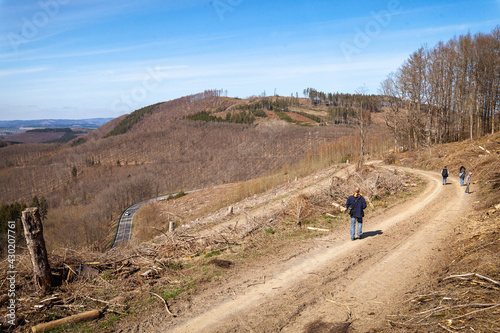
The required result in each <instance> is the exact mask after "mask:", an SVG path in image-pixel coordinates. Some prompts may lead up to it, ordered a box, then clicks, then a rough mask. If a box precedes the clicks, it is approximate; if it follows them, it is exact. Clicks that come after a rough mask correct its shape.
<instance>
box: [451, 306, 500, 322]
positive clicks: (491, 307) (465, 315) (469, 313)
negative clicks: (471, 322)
mask: <svg viewBox="0 0 500 333" xmlns="http://www.w3.org/2000/svg"><path fill="white" fill-rule="evenodd" d="M499 305H500V304H495V305H493V306H490V307H489V308H484V309H479V310H476V311H471V312H468V313H466V314H464V315H462V316H458V317H455V318H451V319H450V320H456V319H460V318H464V317H467V316H468V315H471V314H474V313H477V312H481V311H486V310H489V309H493V308H496V307H497V306H499Z"/></svg>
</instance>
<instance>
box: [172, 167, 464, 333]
mask: <svg viewBox="0 0 500 333" xmlns="http://www.w3.org/2000/svg"><path fill="white" fill-rule="evenodd" d="M390 169H394V168H393V167H390ZM397 169H399V170H403V171H410V172H413V173H416V174H419V175H422V176H423V177H425V178H426V179H427V180H428V184H427V186H426V188H425V189H424V191H423V192H422V193H421V194H419V195H418V196H417V197H416V198H413V199H411V200H408V202H405V203H403V204H401V205H398V206H397V207H395V208H393V209H390V210H388V211H387V212H383V213H381V214H378V215H374V216H369V217H368V219H367V220H366V222H367V223H365V224H364V229H365V230H364V232H365V233H367V231H368V234H370V232H371V234H372V235H373V237H369V238H365V239H363V240H361V241H355V242H351V241H350V240H349V237H348V231H347V230H348V226H346V227H344V228H343V229H344V230H341V231H340V232H342V233H345V237H344V238H341V239H340V240H338V239H335V238H334V235H332V236H330V237H331V239H332V242H331V243H329V244H328V245H326V246H325V245H323V244H322V245H318V246H317V248H316V249H315V250H313V251H309V252H308V253H307V254H304V255H302V256H300V257H297V258H294V259H293V260H290V262H288V264H287V265H286V266H285V267H284V268H283V269H281V270H280V271H278V272H275V273H274V275H273V276H272V277H270V278H269V279H267V280H266V281H265V283H264V284H260V285H255V286H252V287H250V288H248V289H247V291H246V292H245V293H244V294H241V295H237V296H235V297H234V298H233V299H232V300H229V301H226V302H224V303H221V304H219V305H217V306H215V307H213V308H211V309H209V310H208V311H206V312H204V313H202V314H201V315H198V316H197V317H195V318H192V319H190V320H188V321H186V322H185V323H183V324H181V326H179V327H177V328H173V331H174V332H228V331H239V330H243V331H248V330H254V331H259V332H260V331H266V332H268V331H278V330H282V331H284V332H303V331H304V330H305V328H306V327H307V325H308V324H310V323H311V322H314V321H318V320H319V321H324V322H327V323H339V322H345V320H346V316H348V318H349V321H353V323H352V326H353V328H354V329H355V331H365V330H367V329H368V328H370V327H373V326H377V325H380V324H381V323H383V322H384V320H385V316H386V314H387V313H388V311H390V310H391V307H392V305H394V304H395V302H397V301H398V300H402V299H404V293H405V290H408V289H407V288H410V287H411V286H414V285H415V284H417V283H418V282H419V281H420V279H422V278H423V277H425V275H426V274H427V273H428V272H429V271H432V270H434V269H438V267H439V259H440V250H439V249H440V248H441V247H443V246H445V243H446V241H447V239H449V237H448V236H449V235H451V234H453V231H454V227H455V225H454V223H456V222H457V220H460V219H459V217H460V214H461V213H462V211H463V210H464V207H466V205H464V203H465V202H466V201H467V200H468V197H467V196H466V195H465V193H463V191H462V188H460V186H459V185H458V180H455V179H454V178H451V180H452V181H453V183H452V184H450V185H447V186H443V185H441V177H440V175H439V174H438V173H433V172H425V171H420V170H411V169H406V168H397ZM456 227H458V224H457V225H456ZM373 230H377V231H380V233H378V234H377V233H376V232H373ZM284 309H285V310H284ZM286 309H293V310H286ZM346 309H349V312H350V313H349V314H346V311H347V310H346ZM167 329H168V328H165V329H164V331H165V330H167Z"/></svg>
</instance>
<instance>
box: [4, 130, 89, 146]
mask: <svg viewBox="0 0 500 333" xmlns="http://www.w3.org/2000/svg"><path fill="white" fill-rule="evenodd" d="M89 131H90V130H89V129H71V128H69V127H66V128H37V129H32V130H27V131H24V132H21V133H17V134H13V135H8V136H6V137H5V138H3V140H4V141H5V142H9V143H64V142H69V141H71V140H73V139H76V138H78V137H80V136H82V135H85V134H87V133H89Z"/></svg>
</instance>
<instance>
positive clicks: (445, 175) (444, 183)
mask: <svg viewBox="0 0 500 333" xmlns="http://www.w3.org/2000/svg"><path fill="white" fill-rule="evenodd" d="M441 176H443V185H446V178H448V169H446V165H445V166H444V168H443V170H441Z"/></svg>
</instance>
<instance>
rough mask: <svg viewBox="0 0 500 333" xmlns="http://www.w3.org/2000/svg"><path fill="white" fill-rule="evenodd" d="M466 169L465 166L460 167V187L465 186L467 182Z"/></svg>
mask: <svg viewBox="0 0 500 333" xmlns="http://www.w3.org/2000/svg"><path fill="white" fill-rule="evenodd" d="M465 173H466V171H465V167H464V166H461V167H460V170H459V171H458V178H460V186H464V182H465Z"/></svg>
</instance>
